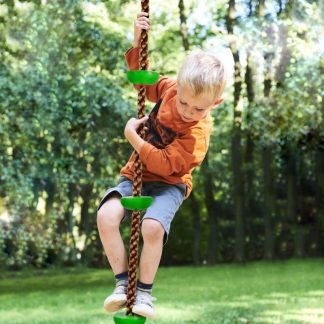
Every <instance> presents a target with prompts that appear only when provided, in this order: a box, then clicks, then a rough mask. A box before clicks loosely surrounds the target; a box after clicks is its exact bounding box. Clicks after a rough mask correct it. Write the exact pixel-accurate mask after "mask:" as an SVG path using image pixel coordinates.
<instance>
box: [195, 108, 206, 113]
mask: <svg viewBox="0 0 324 324" xmlns="http://www.w3.org/2000/svg"><path fill="white" fill-rule="evenodd" d="M196 110H197V111H198V112H202V111H204V110H205V109H199V108H196Z"/></svg>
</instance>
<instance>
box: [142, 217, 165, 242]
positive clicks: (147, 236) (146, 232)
mask: <svg viewBox="0 0 324 324" xmlns="http://www.w3.org/2000/svg"><path fill="white" fill-rule="evenodd" d="M142 236H143V240H144V241H163V237H164V228H163V226H162V225H161V223H160V222H159V221H157V220H155V219H150V218H147V219H144V220H143V222H142Z"/></svg>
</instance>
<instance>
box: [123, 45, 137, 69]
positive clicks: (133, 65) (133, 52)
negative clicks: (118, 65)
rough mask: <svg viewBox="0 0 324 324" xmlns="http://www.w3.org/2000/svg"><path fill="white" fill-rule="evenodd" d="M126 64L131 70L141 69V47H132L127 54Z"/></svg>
mask: <svg viewBox="0 0 324 324" xmlns="http://www.w3.org/2000/svg"><path fill="white" fill-rule="evenodd" d="M125 59H126V63H127V65H128V69H129V70H138V69H139V63H138V62H139V47H131V48H129V49H128V50H127V51H126V53H125Z"/></svg>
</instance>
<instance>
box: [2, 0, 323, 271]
mask: <svg viewBox="0 0 324 324" xmlns="http://www.w3.org/2000/svg"><path fill="white" fill-rule="evenodd" d="M323 8H324V6H323V2H320V1H315V0H291V1H289V0H287V1H285V0H218V1H207V0H201V1H193V0H179V1H163V0H154V1H153V0H152V1H151V2H150V17H151V26H152V27H151V31H150V38H149V57H150V68H151V69H152V70H155V71H159V72H160V73H161V74H165V75H168V76H173V77H174V76H176V73H177V69H178V67H179V65H180V64H181V61H182V59H183V58H184V57H185V54H186V52H187V51H190V50H192V49H194V48H197V47H200V48H203V49H207V50H211V51H215V52H221V53H222V55H225V56H226V57H228V66H229V71H230V73H231V72H232V74H233V76H232V78H230V82H229V86H228V88H227V90H226V94H225V101H224V103H223V104H222V105H220V106H219V108H217V109H216V110H215V111H214V112H213V118H214V132H213V135H212V138H211V141H210V149H209V153H208V155H207V157H206V159H205V161H204V163H203V164H202V165H201V167H200V168H199V169H197V170H196V171H195V173H194V191H193V193H192V194H191V196H190V197H189V198H188V199H187V200H186V201H185V202H184V204H183V206H182V208H181V209H180V211H179V212H178V213H177V216H176V218H175V220H174V222H173V225H172V229H171V234H170V238H169V242H168V244H167V245H166V247H165V251H164V254H163V259H162V265H184V264H187V265H188V264H195V265H200V264H208V265H212V264H216V263H224V262H239V263H242V262H248V261H254V260H261V259H265V260H276V259H290V258H305V257H323V256H324V105H323V89H324V87H323V71H324V58H323V51H324V42H323V39H324V38H323V36H324V31H323V17H324V14H323ZM139 11H140V2H139V1H131V0H130V1H127V0H111V1H73V0H67V1H46V0H38V1H15V0H8V1H0V267H1V268H2V269H8V270H19V269H24V268H29V267H35V268H47V267H54V266H55V267H60V266H67V265H85V266H91V267H107V266H108V263H107V261H106V257H105V255H104V254H103V249H102V246H101V243H100V240H99V236H98V232H97V228H96V208H97V205H98V203H99V201H100V198H101V197H102V195H103V193H104V192H105V190H106V189H107V188H108V187H109V186H111V185H112V184H114V183H115V181H116V180H117V178H118V173H119V170H120V168H121V167H122V166H123V165H124V163H125V162H126V161H127V159H128V157H129V155H130V153H131V147H130V145H129V144H128V143H127V141H126V140H125V138H124V136H123V129H124V125H125V123H126V121H127V120H128V119H129V118H130V117H133V116H135V115H136V111H137V107H136V95H137V93H136V91H135V90H134V89H133V87H132V85H131V84H130V83H128V81H127V80H126V71H127V68H126V64H125V62H124V53H125V51H126V50H127V49H128V48H129V47H130V46H131V44H132V37H133V22H134V19H135V17H136V14H137V13H138V12H139ZM229 53H232V54H231V55H229ZM231 66H232V67H233V68H232V69H231V68H230V67H231ZM152 107H153V104H151V103H148V104H147V111H150V109H152ZM129 227H130V223H129V222H128V223H127V224H126V226H124V227H123V236H124V238H125V239H126V240H127V239H128V237H129V232H130V230H129Z"/></svg>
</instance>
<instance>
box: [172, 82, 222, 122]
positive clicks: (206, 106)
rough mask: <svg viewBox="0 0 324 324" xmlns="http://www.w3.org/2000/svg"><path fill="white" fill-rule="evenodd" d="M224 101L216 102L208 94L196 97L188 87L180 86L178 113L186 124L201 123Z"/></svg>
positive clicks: (178, 91)
mask: <svg viewBox="0 0 324 324" xmlns="http://www.w3.org/2000/svg"><path fill="white" fill-rule="evenodd" d="M221 102H222V99H217V100H214V99H213V98H211V97H210V96H208V95H207V94H200V95H198V96H194V95H193V94H192V90H191V89H190V88H189V87H187V86H179V85H178V89H177V101H176V106H177V111H178V113H179V115H180V117H181V119H182V120H183V121H184V122H186V123H191V122H195V121H199V120H201V119H203V118H205V117H206V116H207V115H208V113H209V112H210V111H211V110H212V109H214V108H216V106H217V105H218V104H220V103H221Z"/></svg>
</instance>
